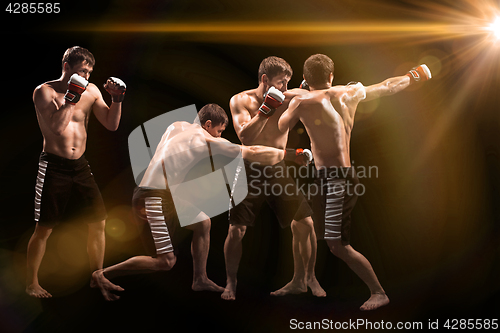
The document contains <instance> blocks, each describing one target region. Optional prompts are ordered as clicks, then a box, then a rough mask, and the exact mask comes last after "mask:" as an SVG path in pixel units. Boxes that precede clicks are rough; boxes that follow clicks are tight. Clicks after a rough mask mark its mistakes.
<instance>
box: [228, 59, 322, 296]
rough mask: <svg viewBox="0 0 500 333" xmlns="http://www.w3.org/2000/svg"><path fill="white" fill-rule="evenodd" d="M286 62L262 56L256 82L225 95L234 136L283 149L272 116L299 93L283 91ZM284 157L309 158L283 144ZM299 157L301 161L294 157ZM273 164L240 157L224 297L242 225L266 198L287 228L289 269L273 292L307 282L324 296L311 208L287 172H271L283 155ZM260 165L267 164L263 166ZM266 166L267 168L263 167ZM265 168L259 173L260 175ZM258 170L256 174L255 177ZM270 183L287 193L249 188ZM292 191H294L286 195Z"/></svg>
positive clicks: (232, 288)
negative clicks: (242, 187) (241, 192)
mask: <svg viewBox="0 0 500 333" xmlns="http://www.w3.org/2000/svg"><path fill="white" fill-rule="evenodd" d="M292 73H293V72H292V68H291V67H290V65H289V64H288V63H287V62H286V61H285V60H284V59H281V58H278V57H274V56H272V57H268V58H266V59H264V60H263V61H262V62H261V64H260V66H259V72H258V76H259V85H258V87H257V88H255V89H251V90H246V91H243V92H241V93H239V94H236V95H234V96H233V97H232V98H231V101H230V108H231V114H232V117H233V125H234V128H235V130H236V134H237V135H238V138H239V139H240V141H241V142H242V144H243V145H245V146H253V145H265V146H269V147H275V148H279V149H285V147H286V143H287V140H288V131H285V132H283V133H282V132H280V131H279V129H278V119H279V117H280V115H281V114H282V113H283V111H284V110H285V109H286V107H287V106H288V103H289V101H290V99H291V98H292V97H293V96H294V95H295V94H302V93H305V92H304V90H302V89H295V93H292V92H288V91H287V84H288V81H290V78H291V77H292ZM285 158H286V159H291V160H296V161H298V162H299V163H302V162H304V163H303V164H306V163H308V162H309V161H310V160H308V159H307V156H306V155H304V154H303V153H302V152H301V150H299V149H298V150H295V149H287V154H286V157H285ZM300 160H302V162H301V161H300ZM271 164H272V165H273V170H272V171H270V170H266V172H264V171H263V167H264V166H259V165H258V164H257V163H250V162H248V161H246V163H245V166H246V174H247V179H248V181H249V183H250V182H252V188H250V189H249V194H248V196H247V197H246V198H245V199H244V200H243V201H242V202H241V203H240V204H238V205H237V206H236V207H234V208H232V209H230V211H229V223H230V226H229V231H228V235H227V238H226V242H225V244H224V255H225V259H226V273H227V285H226V290H225V291H224V293H223V294H222V296H221V297H222V299H224V300H234V299H236V285H237V273H238V266H239V263H240V260H241V255H242V244H241V243H242V239H243V236H244V235H245V232H246V228H247V226H252V225H253V224H254V220H255V216H256V214H257V213H258V211H259V208H260V207H261V205H262V203H263V202H264V201H267V202H268V203H269V205H270V206H271V208H272V209H273V210H274V212H275V213H276V215H277V217H278V220H279V223H280V225H281V227H282V228H284V227H287V226H291V229H292V234H293V242H292V243H293V245H292V251H293V258H294V275H293V278H292V281H290V282H289V283H288V284H287V285H285V286H284V287H283V288H281V289H279V290H277V291H275V292H272V293H271V295H273V296H282V295H286V294H297V293H303V292H306V291H307V287H310V288H311V290H312V292H313V294H314V295H315V296H326V293H325V291H324V290H323V289H322V288H321V286H320V285H319V283H318V281H317V280H316V276H315V272H314V265H315V263H316V246H317V244H316V235H315V232H314V226H313V221H312V218H311V214H312V211H311V208H310V207H309V205H308V204H307V201H306V199H305V198H304V196H303V195H302V193H301V192H299V191H298V190H296V189H297V187H296V184H295V183H294V180H293V179H292V178H291V177H289V176H288V175H287V177H283V174H282V173H280V175H277V173H279V172H280V170H281V171H282V170H283V168H286V167H285V164H284V162H283V158H279V157H278V156H277V157H276V159H275V160H274V161H272V163H271ZM266 169H269V167H268V168H266ZM268 171H270V172H268ZM263 174H265V176H264V177H262V175H263ZM259 175H260V176H261V177H259ZM266 184H268V185H269V184H271V186H273V185H277V186H279V187H280V188H281V189H283V188H285V187H286V188H288V189H290V188H292V189H293V190H290V191H288V192H287V193H285V194H283V195H280V196H276V195H272V194H271V195H265V194H263V193H262V192H263V191H260V193H259V194H257V193H253V192H255V191H254V188H255V187H256V186H259V188H260V189H261V190H262V189H263V186H265V185H266ZM288 193H294V195H288Z"/></svg>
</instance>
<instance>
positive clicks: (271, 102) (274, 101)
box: [259, 86, 285, 118]
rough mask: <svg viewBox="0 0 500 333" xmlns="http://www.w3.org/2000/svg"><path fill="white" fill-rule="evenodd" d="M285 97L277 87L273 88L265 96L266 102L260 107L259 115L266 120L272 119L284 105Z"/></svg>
mask: <svg viewBox="0 0 500 333" xmlns="http://www.w3.org/2000/svg"><path fill="white" fill-rule="evenodd" d="M284 100H285V95H283V93H282V92H281V91H279V90H278V89H276V88H275V87H273V86H271V88H269V90H268V91H267V92H266V94H265V95H264V102H263V103H262V105H261V106H260V107H259V114H261V115H263V116H264V117H266V118H269V117H271V116H272V115H273V114H274V112H275V111H276V109H277V108H278V107H279V106H280V105H281V104H283V101H284Z"/></svg>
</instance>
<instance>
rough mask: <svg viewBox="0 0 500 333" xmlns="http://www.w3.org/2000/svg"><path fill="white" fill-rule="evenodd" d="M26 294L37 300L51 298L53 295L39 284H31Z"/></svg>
mask: <svg viewBox="0 0 500 333" xmlns="http://www.w3.org/2000/svg"><path fill="white" fill-rule="evenodd" d="M26 293H27V294H28V295H30V296H31V297H36V298H51V297H52V295H51V294H50V293H49V292H48V291H47V290H45V289H43V288H42V287H40V285H39V284H38V283H33V284H30V285H29V286H27V287H26Z"/></svg>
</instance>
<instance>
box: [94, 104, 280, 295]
mask: <svg viewBox="0 0 500 333" xmlns="http://www.w3.org/2000/svg"><path fill="white" fill-rule="evenodd" d="M198 120H199V122H198V121H195V122H194V123H193V124H191V123H188V122H175V123H173V124H172V125H170V126H169V127H168V128H167V130H166V132H165V134H164V135H163V137H162V139H161V141H160V143H159V144H158V147H157V148H156V152H155V154H154V156H153V158H152V160H151V162H150V163H149V166H148V168H147V170H146V172H145V174H144V177H143V179H142V180H141V182H140V184H139V186H137V187H136V189H135V191H134V195H133V199H132V206H133V211H134V216H135V218H136V219H137V221H138V222H139V223H144V224H146V225H147V226H148V227H149V231H148V237H149V238H150V240H152V242H153V243H154V247H155V249H154V252H155V254H154V255H153V256H136V257H132V258H130V259H128V260H126V261H124V262H121V263H118V264H116V265H113V266H110V267H107V268H105V269H102V270H98V271H95V272H94V274H93V281H94V282H95V283H96V284H97V285H98V286H99V288H100V290H101V292H102V294H103V296H104V298H105V299H106V300H108V301H113V300H117V299H119V296H118V295H117V294H115V293H114V291H123V288H121V287H120V286H117V285H115V284H113V283H112V282H111V281H110V280H109V279H112V278H114V277H117V276H123V275H127V274H134V273H148V272H155V271H168V270H170V269H171V268H172V267H173V266H174V265H175V262H176V260H177V257H176V255H175V252H174V251H175V238H176V232H175V230H176V229H177V228H179V227H180V223H179V220H186V219H187V218H188V219H189V220H193V221H199V222H197V223H193V224H190V225H188V226H186V227H185V228H187V229H190V230H192V231H193V239H192V242H191V251H192V256H193V268H194V269H193V274H194V276H193V283H192V289H193V290H194V291H199V290H208V291H218V292H222V291H224V288H223V287H219V286H218V285H216V284H215V283H214V282H213V281H211V280H210V279H208V277H207V273H206V264H207V259H208V252H209V248H210V228H211V221H210V218H209V217H208V216H207V215H206V214H205V213H204V212H202V211H201V210H200V209H199V208H197V207H196V203H195V202H187V201H185V202H181V203H180V204H179V201H175V203H174V200H175V199H174V198H173V197H174V196H176V192H175V190H173V189H174V187H175V185H178V184H181V183H183V182H186V181H189V180H191V179H195V178H198V177H200V176H202V175H201V174H199V172H200V170H206V169H207V168H205V167H204V164H203V163H209V161H207V158H206V157H207V145H208V147H210V148H209V149H211V152H212V153H214V152H217V154H220V155H224V156H227V157H230V158H231V159H234V158H236V157H237V156H238V155H239V154H240V153H241V154H242V156H243V158H245V159H249V160H251V161H256V162H260V163H263V164H269V161H272V160H274V159H275V158H276V156H283V155H284V151H283V150H279V149H274V148H269V147H262V146H254V147H245V146H238V145H235V144H232V143H230V142H229V141H227V140H226V139H223V138H221V137H220V136H221V133H222V132H223V131H224V130H225V128H226V126H227V123H228V118H227V115H226V112H225V111H224V110H223V109H222V108H221V107H220V106H218V105H216V104H208V105H206V106H204V107H203V108H202V109H201V110H200V112H199V113H198ZM209 169H210V168H209ZM210 170H211V169H210ZM167 174H168V175H167ZM171 189H172V190H171Z"/></svg>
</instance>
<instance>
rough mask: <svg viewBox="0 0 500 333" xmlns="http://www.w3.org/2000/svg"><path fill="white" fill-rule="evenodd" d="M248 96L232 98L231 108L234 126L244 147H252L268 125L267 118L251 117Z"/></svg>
mask: <svg viewBox="0 0 500 333" xmlns="http://www.w3.org/2000/svg"><path fill="white" fill-rule="evenodd" d="M247 98H248V97H247V96H241V95H236V96H233V98H231V101H230V102H229V107H230V109H231V113H232V115H233V126H234V129H235V131H236V134H237V135H238V138H239V139H240V141H241V142H242V143H243V144H244V145H251V144H252V142H254V141H255V139H256V138H257V137H258V136H259V134H260V133H261V132H262V130H263V129H264V126H265V125H266V123H267V118H265V117H261V116H259V115H256V116H255V117H253V118H252V117H251V115H250V111H248V109H247V107H246V105H245V103H244V102H245V100H246V99H247Z"/></svg>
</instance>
